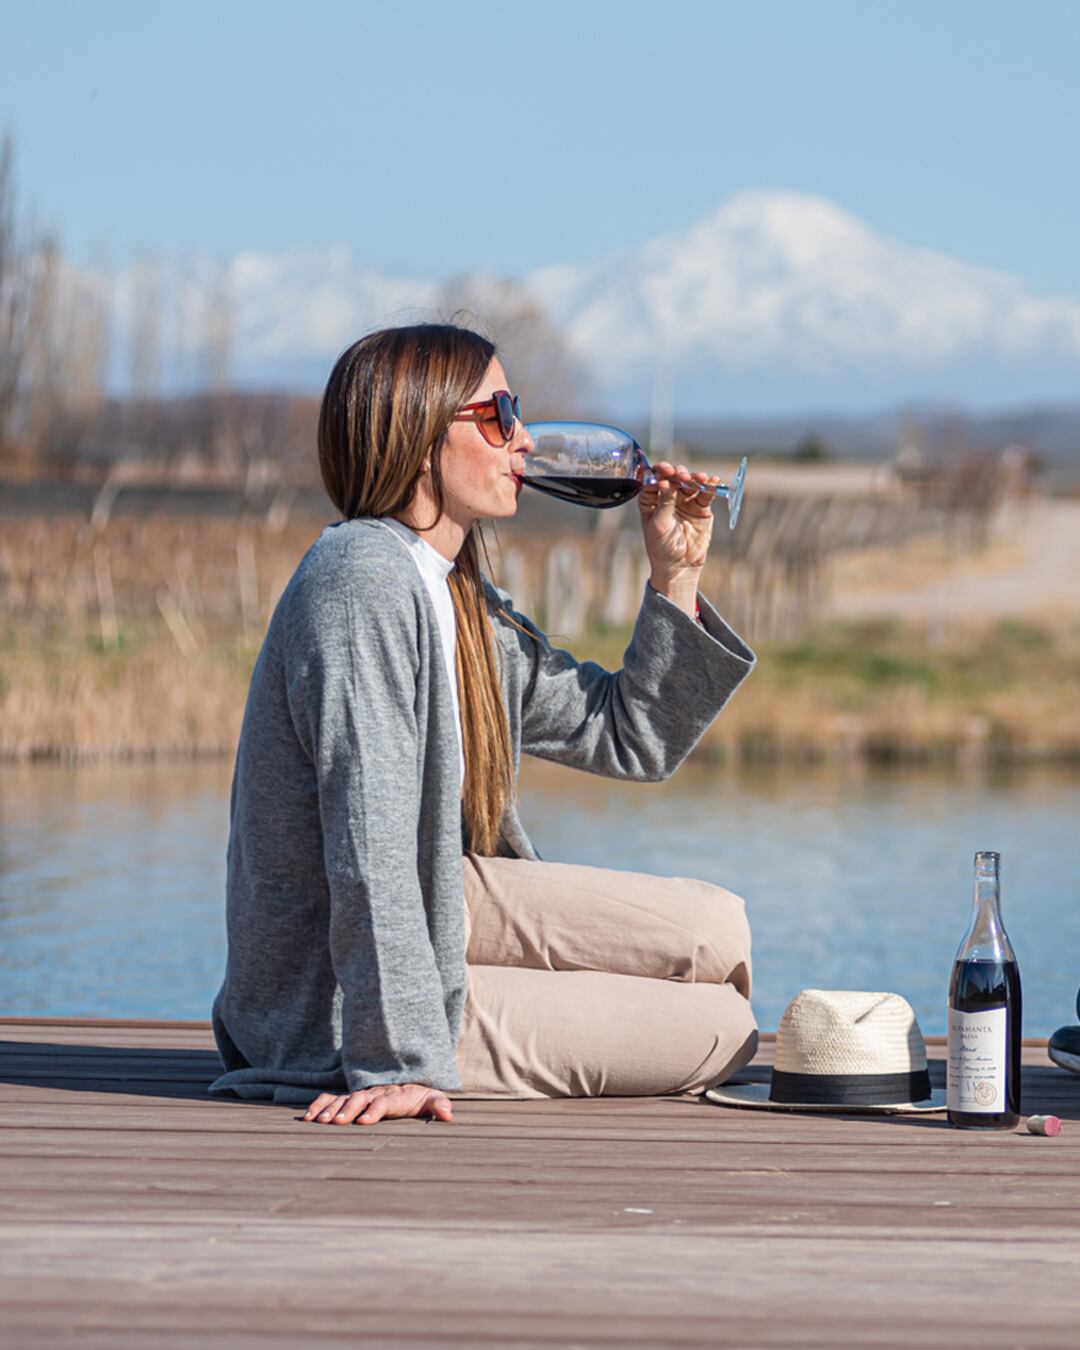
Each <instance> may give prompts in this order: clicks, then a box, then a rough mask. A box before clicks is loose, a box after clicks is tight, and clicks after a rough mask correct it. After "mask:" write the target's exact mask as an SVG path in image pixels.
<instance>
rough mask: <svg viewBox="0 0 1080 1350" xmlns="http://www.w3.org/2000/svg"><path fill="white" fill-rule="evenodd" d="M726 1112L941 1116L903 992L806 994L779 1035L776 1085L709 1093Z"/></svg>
mask: <svg viewBox="0 0 1080 1350" xmlns="http://www.w3.org/2000/svg"><path fill="white" fill-rule="evenodd" d="M705 1095H706V1097H708V1098H709V1100H710V1101H714V1102H719V1103H720V1105H721V1106H757V1107H767V1108H770V1109H772V1110H776V1111H848V1112H850V1111H872V1112H884V1113H888V1112H896V1111H943V1110H944V1109H945V1093H944V1091H943V1090H942V1089H940V1088H939V1089H931V1087H930V1076H929V1074H928V1072H927V1068H926V1046H925V1044H924V1043H923V1038H922V1032H921V1031H920V1030H919V1024H918V1022H917V1021H916V1020H915V1014H914V1012H913V1011H912V1008H911V1005H910V1004H909V1003H908V1001H907V1000H906V999H903V998H901V997H900V995H899V994H868V993H865V992H863V991H862V990H855V989H804V990H803V991H802V993H801V994H798V995H797V996H796V997H795V998H794V999H792V1001H791V1002H790V1003H789V1004H788V1006H787V1008H786V1009H785V1011H784V1015H783V1017H781V1019H780V1025H779V1027H777V1029H776V1064H775V1067H774V1068H773V1071H772V1082H771V1083H768V1084H766V1083H738V1084H734V1083H729V1084H725V1085H724V1086H723V1087H718V1088H709V1090H708V1091H707V1092H706V1093H705Z"/></svg>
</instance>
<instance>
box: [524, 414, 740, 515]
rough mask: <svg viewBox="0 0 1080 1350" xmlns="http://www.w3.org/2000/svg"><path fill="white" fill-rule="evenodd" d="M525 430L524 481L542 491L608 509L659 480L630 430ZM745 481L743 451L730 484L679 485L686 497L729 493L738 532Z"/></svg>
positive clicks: (577, 426)
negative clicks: (530, 447)
mask: <svg viewBox="0 0 1080 1350" xmlns="http://www.w3.org/2000/svg"><path fill="white" fill-rule="evenodd" d="M525 429H526V431H528V433H529V435H530V436H531V437H532V441H533V445H534V447H535V448H534V449H533V450H530V451H529V453H528V454H527V455H526V457H525V472H524V473H523V474H522V481H523V482H524V483H525V485H526V486H527V487H531V488H535V489H536V490H537V492H546V493H548V494H549V495H550V496H552V497H559V498H561V499H562V500H563V501H567V502H575V503H576V504H577V505H578V506H591V507H593V508H594V509H595V510H598V511H605V510H608V509H609V508H610V507H612V506H621V505H622V504H623V502H628V501H632V500H633V498H634V497H636V496H637V495H638V493H639V492H640V491H641V489H642V488H643V487H651V486H652V485H653V484H654V483H655V482H656V475H655V473H653V470H652V465H651V464H650V463H649V461H648V459H647V458H646V455H645V451H644V450H642V448H641V446H640V445H638V443H637V441H635V440H634V438H633V436H631V435H630V433H629V432H628V431H620V430H619V428H618V427H609V426H605V425H604V424H603V423H600V422H529V423H527V425H526V428H525ZM745 485H746V456H745V455H744V456H743V458H742V461H741V462H740V464H739V468H738V472H737V473H736V474H735V478H734V481H733V482H732V483H731V484H730V485H729V484H727V483H718V484H716V485H715V486H713V485H712V484H707V485H705V486H704V487H700V486H699V485H698V484H697V483H694V484H692V485H691V484H680V485H679V486H680V489H681V490H682V491H683V492H685V493H686V494H687V495H690V494H692V493H694V492H699V491H705V492H712V493H714V494H715V495H716V496H717V497H724V498H725V499H726V500H727V509H728V528H729V529H732V530H733V529H734V528H735V525H736V523H737V522H738V519H739V512H740V510H741V509H742V499H743V490H744V488H745Z"/></svg>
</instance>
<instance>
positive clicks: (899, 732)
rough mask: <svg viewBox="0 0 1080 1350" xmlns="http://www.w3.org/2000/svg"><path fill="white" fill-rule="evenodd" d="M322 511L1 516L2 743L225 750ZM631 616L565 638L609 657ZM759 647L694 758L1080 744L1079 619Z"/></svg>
mask: <svg viewBox="0 0 1080 1350" xmlns="http://www.w3.org/2000/svg"><path fill="white" fill-rule="evenodd" d="M318 528H319V526H318V523H317V522H312V521H297V522H295V523H294V524H293V525H292V526H291V527H290V528H289V529H287V530H284V531H275V530H272V529H270V528H269V527H268V526H266V525H264V524H263V525H260V524H254V523H253V524H250V525H245V524H244V523H243V522H240V523H238V522H236V521H234V520H224V519H223V520H220V521H218V520H196V521H186V520H184V519H182V518H177V517H172V516H166V515H162V516H149V517H144V518H141V519H140V518H132V517H123V518H118V519H116V520H115V521H114V522H112V523H111V524H110V526H109V528H108V531H107V532H106V534H104V535H95V534H94V532H93V531H92V530H91V529H90V528H89V526H88V525H86V524H85V522H82V521H80V520H78V519H77V518H70V519H67V520H63V519H61V520H50V521H48V522H45V521H27V522H5V528H4V530H3V531H2V532H0V598H2V610H0V612H2V614H3V622H4V628H3V631H2V632H0V756H3V757H8V758H11V757H16V758H26V757H31V756H54V757H65V758H79V757H86V756H104V755H117V756H131V755H177V754H182V755H192V754H231V753H232V751H233V748H234V746H235V744H236V738H237V735H238V733H239V728H240V719H241V716H242V713H243V705H244V698H245V693H246V688H247V682H248V678H249V675H250V671H251V666H252V662H253V660H254V656H255V651H256V647H257V643H258V640H259V635H260V633H261V632H262V630H263V627H264V626H265V623H266V619H267V617H268V615H269V613H270V611H271V608H272V606H273V604H274V603H275V601H276V598H277V595H278V593H279V592H280V589H281V587H282V586H283V585H284V584H285V581H286V580H287V578H288V576H289V575H290V574H291V572H292V570H293V568H294V567H295V566H296V563H297V561H298V560H299V558H300V556H301V554H302V553H303V551H304V549H305V548H306V547H307V545H308V544H309V543H310V542H311V540H312V539H313V538H314V536H315V534H316V533H317V531H318ZM238 542H239V544H240V547H239V549H238ZM103 550H104V552H103ZM627 635H628V634H627V632H626V631H623V630H619V631H609V632H605V633H595V634H593V635H592V636H591V637H589V638H587V639H583V640H581V641H578V642H575V643H571V644H565V645H570V646H572V648H573V649H574V650H575V651H576V652H577V654H578V655H579V656H581V657H592V658H593V659H595V660H598V661H600V662H601V663H602V664H604V665H606V666H608V667H609V668H612V667H617V666H618V664H619V661H620V659H621V655H622V652H623V649H624V647H625V643H626V638H627ZM758 654H759V664H758V669H757V670H756V671H755V673H754V675H753V676H752V677H751V679H750V680H748V681H747V682H746V684H745V685H744V686H743V688H742V689H740V690H739V692H738V694H737V695H736V697H735V698H734V699H733V700H732V703H731V704H730V706H729V707H728V709H727V710H726V711H725V712H724V714H723V716H722V717H720V718H719V719H718V720H717V721H716V723H715V724H714V726H713V727H712V728H710V730H709V731H708V733H707V734H706V736H705V738H704V740H703V741H702V744H701V746H700V748H699V750H698V752H697V754H698V757H700V758H702V759H704V760H706V761H707V760H709V759H713V760H720V759H724V760H728V761H730V762H755V761H762V760H779V759H790V760H796V761H805V760H815V759H832V758H837V759H839V758H864V759H869V760H927V761H930V760H932V761H942V762H948V761H965V760H967V761H976V762H979V761H985V762H994V761H999V760H1010V759H1042V760H1056V761H1062V762H1080V642H1078V640H1077V635H1076V634H1072V635H1070V634H1068V633H1061V632H1058V633H1056V634H1053V635H1052V634H1051V633H1050V632H1049V631H1042V630H1038V629H1035V628H1030V627H1025V626H1023V625H1021V624H1017V623H1015V622H1013V623H1006V624H999V625H998V626H997V627H996V628H993V629H986V630H983V631H981V632H972V633H971V634H970V635H969V636H968V637H967V639H966V640H964V641H960V642H956V643H954V644H953V645H948V646H940V647H935V646H932V645H929V644H928V642H927V640H926V638H925V636H923V635H922V634H920V633H919V632H918V631H916V630H912V629H905V628H903V627H901V626H899V625H897V624H894V623H885V622H878V623H863V624H861V625H859V626H849V627H847V628H836V629H833V630H831V631H825V632H822V633H819V634H818V635H816V636H815V637H814V638H812V639H809V640H804V641H801V642H788V643H771V644H769V643H766V644H761V645H759V647H758Z"/></svg>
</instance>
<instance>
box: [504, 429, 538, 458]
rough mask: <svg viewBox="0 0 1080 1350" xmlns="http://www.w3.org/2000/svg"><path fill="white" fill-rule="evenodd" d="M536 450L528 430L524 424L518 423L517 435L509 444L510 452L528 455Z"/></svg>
mask: <svg viewBox="0 0 1080 1350" xmlns="http://www.w3.org/2000/svg"><path fill="white" fill-rule="evenodd" d="M535 449H536V445H535V443H534V441H533V438H532V437H531V436H530V435H529V428H528V427H527V426H526V425H525V423H524V422H519V423H518V434H517V435H516V436H515V437H514V438H513V439H512V440H511V442H510V452H511V453H512V454H518V455H528V454H530V453H531V452H532V451H533V450H535Z"/></svg>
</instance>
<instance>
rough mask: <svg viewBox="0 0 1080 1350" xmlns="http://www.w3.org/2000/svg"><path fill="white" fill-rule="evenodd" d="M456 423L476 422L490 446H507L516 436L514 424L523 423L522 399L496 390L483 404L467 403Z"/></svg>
mask: <svg viewBox="0 0 1080 1350" xmlns="http://www.w3.org/2000/svg"><path fill="white" fill-rule="evenodd" d="M454 421H455V422H475V423H476V425H477V426H478V427H479V429H480V435H481V436H483V438H484V440H485V441H487V443H488V445H505V444H506V443H507V441H509V440H510V438H511V436H513V434H514V423H515V422H520V421H521V399H520V398H518V396H517V394H511V393H509V392H508V391H507V390H505V389H496V390H495V392H494V394H492V396H491V397H490V398H486V399H484V401H483V402H482V403H465V404H463V405H462V406H461V408H460V409H459V410H458V412H457V415H456V416H455V418H454Z"/></svg>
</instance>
